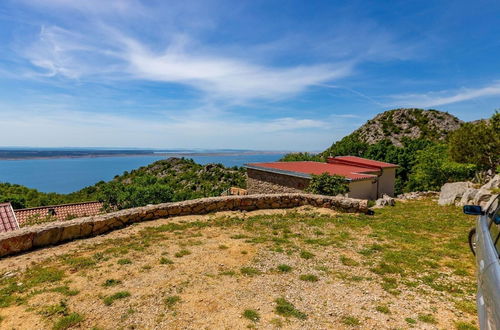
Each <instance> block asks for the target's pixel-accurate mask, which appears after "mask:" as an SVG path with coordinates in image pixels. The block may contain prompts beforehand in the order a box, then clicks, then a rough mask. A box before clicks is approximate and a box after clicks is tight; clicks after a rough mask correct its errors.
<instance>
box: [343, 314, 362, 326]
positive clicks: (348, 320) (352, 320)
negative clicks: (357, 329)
mask: <svg viewBox="0 0 500 330" xmlns="http://www.w3.org/2000/svg"><path fill="white" fill-rule="evenodd" d="M342 323H344V324H345V325H348V326H357V325H360V324H361V322H360V321H359V319H358V318H356V317H354V316H350V315H346V316H343V317H342Z"/></svg>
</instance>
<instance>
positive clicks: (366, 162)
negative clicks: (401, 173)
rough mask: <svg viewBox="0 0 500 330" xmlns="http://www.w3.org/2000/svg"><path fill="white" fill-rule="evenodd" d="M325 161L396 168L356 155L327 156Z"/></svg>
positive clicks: (392, 165) (394, 165)
mask: <svg viewBox="0 0 500 330" xmlns="http://www.w3.org/2000/svg"><path fill="white" fill-rule="evenodd" d="M327 163H330V164H348V165H354V166H368V167H376V168H396V167H398V165H396V164H391V163H385V162H379V161H377V160H371V159H366V158H361V157H356V156H337V157H328V159H327Z"/></svg>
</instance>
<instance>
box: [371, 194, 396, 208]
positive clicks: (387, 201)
mask: <svg viewBox="0 0 500 330" xmlns="http://www.w3.org/2000/svg"><path fill="white" fill-rule="evenodd" d="M395 204H396V202H395V201H394V198H392V197H391V196H388V195H385V194H384V195H383V196H382V198H379V199H377V200H376V201H375V206H378V207H384V206H394V205H395Z"/></svg>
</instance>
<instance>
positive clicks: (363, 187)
mask: <svg viewBox="0 0 500 330" xmlns="http://www.w3.org/2000/svg"><path fill="white" fill-rule="evenodd" d="M372 181H375V183H373V182H372ZM347 196H349V197H350V198H359V199H371V200H374V199H377V182H376V180H373V179H368V180H359V181H351V182H350V183H349V193H348V194H347Z"/></svg>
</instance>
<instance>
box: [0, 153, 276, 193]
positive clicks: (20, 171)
mask: <svg viewBox="0 0 500 330" xmlns="http://www.w3.org/2000/svg"><path fill="white" fill-rule="evenodd" d="M283 155H284V153H265V154H230V155H224V154H214V155H200V156H196V155H195V156H192V155H190V156H187V157H186V158H191V159H193V160H194V161H195V162H196V163H198V164H202V165H205V164H210V163H221V164H223V165H225V166H228V167H231V166H242V165H243V164H246V163H253V162H272V161H276V160H278V159H280V158H281V157H282V156H283ZM166 158H168V157H165V156H154V155H151V156H150V155H148V156H122V157H93V158H49V159H22V160H0V182H9V183H15V184H20V185H24V186H27V187H29V188H34V189H37V190H39V191H42V192H57V193H63V194H67V193H70V192H74V191H77V190H80V189H82V188H84V187H87V186H91V185H93V184H95V183H97V182H99V181H101V180H104V181H109V180H111V179H113V177H115V175H119V174H122V173H123V172H124V171H130V170H133V169H136V168H139V167H141V166H145V165H148V164H151V163H153V162H155V161H157V160H161V159H166Z"/></svg>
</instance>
